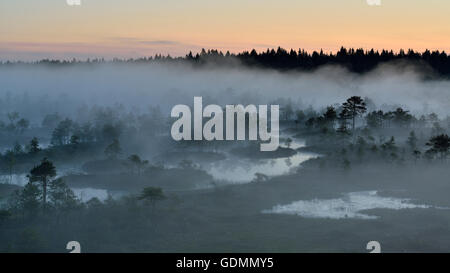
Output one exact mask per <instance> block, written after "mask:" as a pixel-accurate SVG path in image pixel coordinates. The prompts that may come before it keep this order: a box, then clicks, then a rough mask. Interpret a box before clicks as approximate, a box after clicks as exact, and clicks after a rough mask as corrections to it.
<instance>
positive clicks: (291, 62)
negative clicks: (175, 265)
mask: <svg viewBox="0 0 450 273" xmlns="http://www.w3.org/2000/svg"><path fill="white" fill-rule="evenodd" d="M235 60H238V61H239V62H240V63H242V64H244V65H246V66H249V67H258V68H271V69H277V70H300V71H309V70H314V69H317V68H319V67H321V66H324V65H341V66H343V67H346V68H347V69H348V70H349V71H351V72H354V73H365V72H368V71H370V70H372V69H374V68H375V67H377V66H378V65H379V64H382V63H387V62H392V61H406V62H410V63H415V64H419V65H429V66H430V67H431V68H433V69H434V70H435V71H436V72H437V73H438V74H439V75H441V76H450V55H448V54H447V53H446V52H445V51H439V50H436V51H430V50H425V51H424V52H419V51H414V50H413V49H409V50H407V51H405V50H403V49H402V50H400V51H399V52H394V51H393V50H382V51H378V50H374V49H371V50H364V49H362V48H359V49H354V48H350V49H347V48H344V47H341V49H340V50H339V51H338V52H336V53H332V52H330V53H324V52H323V50H320V51H313V52H312V53H310V52H308V51H306V50H304V49H299V50H298V51H296V50H293V49H291V50H286V49H283V48H281V47H278V48H277V49H276V50H275V49H267V50H266V51H263V52H260V53H258V52H257V51H256V50H255V49H253V50H251V51H243V52H241V53H237V54H235V53H230V52H229V51H227V52H226V53H223V52H222V51H219V50H215V49H211V50H205V49H202V50H201V52H200V53H196V54H194V53H192V52H189V54H187V55H186V56H184V57H172V56H170V55H167V56H163V55H161V54H156V55H155V56H152V57H144V58H137V59H119V58H114V59H112V60H110V61H108V60H105V59H104V58H101V59H87V60H86V61H79V60H76V59H73V60H71V61H68V60H52V59H43V60H40V61H36V62H30V63H27V62H22V61H15V62H11V61H6V62H2V63H0V65H14V64H48V65H68V64H75V63H84V64H91V63H146V62H180V63H183V62H187V63H191V64H195V65H205V64H211V63H214V64H217V65H224V66H226V65H233V64H236V62H235Z"/></svg>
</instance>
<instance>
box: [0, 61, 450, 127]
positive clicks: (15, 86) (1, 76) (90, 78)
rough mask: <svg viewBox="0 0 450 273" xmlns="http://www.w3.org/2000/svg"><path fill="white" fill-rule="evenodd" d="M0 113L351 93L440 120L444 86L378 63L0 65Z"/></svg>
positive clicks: (317, 99)
mask: <svg viewBox="0 0 450 273" xmlns="http://www.w3.org/2000/svg"><path fill="white" fill-rule="evenodd" d="M0 72H1V73H0V80H1V82H2V88H1V89H0V104H1V110H0V111H2V113H1V114H2V115H3V116H4V115H5V114H6V113H7V112H10V111H18V112H20V113H21V115H23V116H24V117H27V118H30V119H31V120H33V121H35V122H39V118H40V116H41V115H42V114H43V113H53V112H58V113H60V114H62V115H67V116H74V115H76V114H77V111H78V110H79V108H80V107H83V106H88V107H90V106H93V105H99V106H113V105H118V104H120V105H122V106H124V107H126V108H127V109H135V110H139V111H145V110H146V108H147V107H148V106H149V105H152V106H160V107H161V110H163V112H164V114H167V116H169V114H170V108H171V107H172V106H174V105H176V104H192V101H193V97H194V96H196V95H197V96H203V98H204V99H205V101H206V102H207V103H217V104H220V105H225V104H237V103H240V104H244V105H246V104H268V103H271V102H276V101H277V100H278V101H279V100H287V99H289V100H290V101H291V102H292V103H293V104H296V105H298V106H301V107H304V108H306V107H308V106H310V105H311V106H312V107H314V108H315V109H317V110H321V109H323V108H324V107H325V106H327V105H333V104H336V103H340V102H341V101H343V100H345V99H346V98H348V97H350V96H352V95H357V96H362V97H368V98H369V99H371V100H372V101H373V103H375V104H376V105H377V106H379V107H382V108H383V109H385V110H393V109H395V108H396V107H398V106H402V107H404V108H407V109H408V110H410V111H411V112H413V113H417V114H418V113H421V114H422V113H424V114H428V113H431V112H435V113H437V114H439V115H447V114H448V112H449V108H448V105H449V104H450V97H449V92H450V91H449V90H450V82H449V81H448V80H441V79H439V78H437V77H432V76H433V74H432V73H431V72H430V70H428V69H420V68H419V67H418V66H412V65H410V66H408V65H395V64H384V65H381V66H379V67H378V68H376V69H375V70H373V71H371V72H368V73H366V74H362V75H361V74H355V73H350V72H348V71H347V70H346V69H344V68H341V67H339V66H327V67H323V68H320V69H317V70H315V71H313V72H278V71H275V70H268V69H256V68H248V67H245V66H240V65H236V66H234V67H225V68H223V67H222V68H221V67H216V66H214V65H208V66H206V67H201V68H198V67H192V66H190V65H189V64H164V63H151V64H74V65H67V66H62V67H59V66H47V65H15V66H8V67H6V66H4V67H1V68H0Z"/></svg>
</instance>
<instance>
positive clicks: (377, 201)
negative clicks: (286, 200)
mask: <svg viewBox="0 0 450 273" xmlns="http://www.w3.org/2000/svg"><path fill="white" fill-rule="evenodd" d="M410 201H411V200H410V199H401V198H393V197H382V196H379V195H378V194H377V191H363V192H350V193H347V194H345V195H344V197H342V198H337V199H327V200H324V199H322V200H321V199H313V200H310V201H303V200H302V201H296V202H293V203H291V204H289V205H277V206H275V207H273V208H272V209H270V210H264V211H263V213H279V214H291V215H299V216H303V217H307V218H330V219H345V218H354V219H377V218H378V217H377V216H374V215H369V214H367V213H362V211H365V210H370V209H393V210H401V209H415V208H421V209H426V208H432V206H428V205H417V204H413V203H411V202H410Z"/></svg>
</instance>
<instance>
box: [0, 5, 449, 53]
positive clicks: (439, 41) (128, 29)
mask: <svg viewBox="0 0 450 273" xmlns="http://www.w3.org/2000/svg"><path fill="white" fill-rule="evenodd" d="M81 1H82V4H81V6H69V5H68V4H67V3H66V0H33V1H30V0H0V60H36V59H42V58H47V57H48V58H63V59H70V58H73V57H75V58H81V59H84V58H87V57H90V58H95V57H105V58H113V57H120V58H128V57H143V56H150V55H154V54H156V53H158V54H159V53H161V54H164V55H166V54H171V55H172V56H180V55H185V54H186V53H187V52H189V51H190V50H192V51H193V52H198V51H199V50H200V49H201V48H203V47H204V48H217V49H220V50H224V51H226V50H230V51H232V52H238V51H242V50H249V49H252V48H255V49H257V50H258V51H261V50H265V49H267V48H273V47H275V48H276V47H278V46H282V47H285V48H288V49H290V48H294V49H298V48H304V49H306V50H320V49H321V48H322V49H323V50H324V51H327V52H328V51H336V50H337V49H338V48H339V47H340V46H346V47H363V48H366V49H369V48H376V49H383V48H386V49H394V50H398V49H399V48H405V49H407V48H413V49H416V50H424V49H426V48H428V49H439V50H446V51H450V16H448V14H450V1H448V0H381V5H379V6H371V5H369V4H368V3H367V2H368V0H341V1H338V0H276V1H275V0H227V1H222V0H126V1H125V0H81Z"/></svg>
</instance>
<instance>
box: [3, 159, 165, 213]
mask: <svg viewBox="0 0 450 273" xmlns="http://www.w3.org/2000/svg"><path fill="white" fill-rule="evenodd" d="M129 160H130V162H132V163H133V164H135V165H136V166H137V167H138V168H142V167H143V165H145V164H147V161H145V160H144V161H143V160H141V159H140V158H139V157H138V156H137V155H132V156H130V158H129ZM27 177H28V181H29V182H28V183H27V184H26V185H25V186H24V187H23V188H22V189H20V190H16V191H15V192H14V193H13V194H12V196H11V197H10V198H9V199H8V204H7V208H6V209H0V220H5V219H6V218H9V217H11V216H14V215H18V216H22V217H25V216H36V215H38V214H39V213H41V212H44V213H48V212H59V213H61V212H69V211H71V210H76V209H80V208H82V207H83V206H85V205H86V206H87V207H92V205H93V204H97V205H99V204H101V201H100V200H98V199H97V198H95V197H94V198H93V199H91V200H88V201H87V202H86V204H84V203H83V202H82V201H81V200H80V199H79V198H78V197H76V195H75V194H74V192H73V191H72V190H71V189H70V188H69V187H68V186H67V185H66V183H65V182H64V180H63V179H62V178H57V177H56V168H55V166H54V164H53V162H52V161H50V160H48V159H47V158H44V159H42V160H41V162H40V164H38V165H36V166H34V167H33V168H32V169H31V170H30V172H29V174H28V176H27ZM126 198H127V200H129V199H130V198H133V199H135V200H136V201H141V202H142V203H143V204H144V205H151V206H152V207H154V206H155V203H156V202H157V201H160V200H164V199H165V198H166V196H165V195H164V193H163V191H162V189H161V188H158V187H145V188H144V189H143V190H142V192H141V193H140V194H139V195H130V196H127V197H126Z"/></svg>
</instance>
